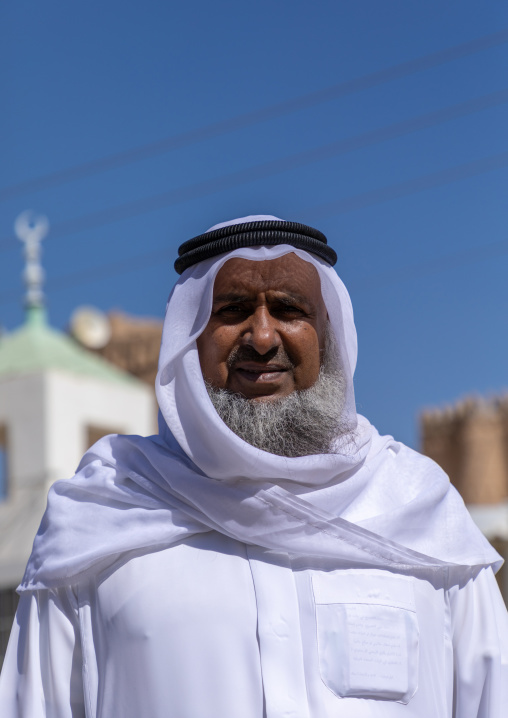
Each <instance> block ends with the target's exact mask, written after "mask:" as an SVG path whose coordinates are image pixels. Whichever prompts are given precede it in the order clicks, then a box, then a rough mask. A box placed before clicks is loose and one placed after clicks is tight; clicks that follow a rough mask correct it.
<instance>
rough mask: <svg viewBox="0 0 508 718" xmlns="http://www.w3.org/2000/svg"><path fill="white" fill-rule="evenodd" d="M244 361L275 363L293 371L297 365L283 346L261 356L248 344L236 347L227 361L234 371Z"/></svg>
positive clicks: (229, 367)
mask: <svg viewBox="0 0 508 718" xmlns="http://www.w3.org/2000/svg"><path fill="white" fill-rule="evenodd" d="M243 361H252V362H256V363H257V364H268V363H269V362H272V361H275V362H276V363H277V364H279V365H280V366H281V367H283V368H284V369H293V368H294V366H295V363H294V362H293V361H292V359H291V358H290V356H289V355H288V354H287V352H286V350H285V349H284V347H283V346H279V347H273V349H270V350H269V351H267V352H266V354H260V353H259V352H258V351H256V350H255V349H254V347H251V346H249V345H248V344H246V345H245V346H240V347H235V348H234V349H233V351H232V352H231V354H230V355H229V356H228V359H227V366H228V369H233V368H234V367H235V366H236V364H239V363H240V362H243Z"/></svg>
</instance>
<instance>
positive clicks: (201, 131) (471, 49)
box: [0, 29, 508, 202]
mask: <svg viewBox="0 0 508 718" xmlns="http://www.w3.org/2000/svg"><path fill="white" fill-rule="evenodd" d="M507 41H508V29H504V30H501V31H499V32H496V33H492V34H490V35H485V36H483V37H481V38H478V39H476V40H471V41H470V42H466V43H462V44H461V45H455V46H453V47H450V48H446V49H445V50H439V51H437V52H433V53H431V54H429V55H425V56H423V57H419V58H416V59H414V60H408V61H406V62H403V63H401V64H399V65H394V66H392V67H388V68H385V69H383V70H378V71H376V72H372V73H369V74H368V75H364V76H363V77H359V78H354V79H352V80H346V81H345V82H341V83H339V84H337V85H333V86H332V87H327V88H325V89H323V90H317V91H315V92H311V93H307V94H305V95H301V96H300V97H296V98H293V99H292V100H285V101H283V102H279V103H276V104H274V105H270V106H269V107H264V108H261V109H258V110H253V111H252V112H246V113H244V114H242V115H237V116H236V117H232V118H228V119H226V120H221V121H219V122H214V123H212V124H210V125H206V126H205V127H200V128H197V129H195V130H189V131H187V132H182V133H179V134H177V135H172V136H170V137H166V138H164V139H162V140H158V141H157V142H152V143H149V144H146V145H142V146H140V147H136V148H134V149H131V150H127V151H124V152H118V153H116V154H114V155H110V156H109V157H103V158H101V159H98V160H91V161H89V162H85V163H83V164H79V165H75V166H74V167H68V168H67V169H63V170H59V171H56V172H52V173H49V174H46V175H43V176H41V177H36V178H34V179H30V180H25V181H24V182H20V183H18V184H15V185H10V186H8V187H4V188H3V189H0V202H2V201H5V200H7V199H11V198H13V197H18V196H20V195H24V194H26V193H28V192H34V191H37V190H42V189H47V188H49V187H55V186H58V185H61V184H64V183H67V182H72V181H74V180H77V179H82V178H84V177H90V176H92V175H95V174H98V173H100V172H105V171H107V170H111V169H116V168H118V167H123V166H125V165H127V164H131V163H133V162H138V161H140V160H143V159H148V158H150V157H155V156H157V155H160V154H163V153H165V152H170V151H171V150H175V149H179V148H182V147H187V146H189V145H192V144H195V143H196V142H202V141H203V140H207V139H211V138H213V137H218V136H220V135H224V134H227V133H229V132H234V131H236V130H240V129H244V128H246V127H250V126H252V125H256V124H259V123H261V122H266V121H268V120H272V119H276V118H277V117H282V116H284V115H288V114H291V113H293V112H296V111H298V110H303V109H306V108H309V107H313V106H315V105H318V104H321V103H323V102H328V101H330V100H336V99H338V98H340V97H344V96H346V95H351V94H353V93H355V92H361V91H362V90H367V89H370V88H372V87H376V86H378V85H382V84H384V83H386V82H390V81H392V80H396V79H400V78H403V77H407V76H409V75H412V74H414V73H416V72H422V71H423V70H428V69H431V68H433V67H438V66H439V65H443V64H445V63H447V62H451V61H453V60H457V59H460V58H463V57H467V56H468V55H472V54H474V53H477V52H480V51H482V50H488V49H490V48H493V47H496V46H498V45H502V44H504V43H506V42H507Z"/></svg>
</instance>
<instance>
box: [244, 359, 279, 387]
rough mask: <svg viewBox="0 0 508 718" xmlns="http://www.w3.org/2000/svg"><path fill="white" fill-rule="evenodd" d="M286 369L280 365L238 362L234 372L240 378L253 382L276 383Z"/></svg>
mask: <svg viewBox="0 0 508 718" xmlns="http://www.w3.org/2000/svg"><path fill="white" fill-rule="evenodd" d="M288 369H289V367H286V366H283V365H281V364H255V363H251V362H241V363H240V362H239V363H238V364H237V365H236V366H235V367H234V371H235V372H236V373H237V374H239V375H240V376H241V377H242V378H244V379H247V381H253V382H270V381H277V380H278V379H280V378H281V375H282V374H284V373H285V372H287V371H288Z"/></svg>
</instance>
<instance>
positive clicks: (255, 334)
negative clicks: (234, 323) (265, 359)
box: [242, 307, 282, 354]
mask: <svg viewBox="0 0 508 718" xmlns="http://www.w3.org/2000/svg"><path fill="white" fill-rule="evenodd" d="M242 339H243V343H244V344H246V345H248V346H251V347H252V348H253V349H255V350H256V351H257V352H258V354H266V353H267V352H269V351H270V349H273V348H274V347H279V346H281V344H282V340H281V337H280V335H279V332H278V327H277V321H276V319H275V318H274V317H272V316H271V314H270V312H269V311H268V309H267V308H266V307H258V308H257V309H256V311H255V312H253V313H252V314H251V316H250V317H249V320H248V324H247V328H246V330H245V332H244V333H243V336H242Z"/></svg>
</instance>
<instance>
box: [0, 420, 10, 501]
mask: <svg viewBox="0 0 508 718" xmlns="http://www.w3.org/2000/svg"><path fill="white" fill-rule="evenodd" d="M7 482H8V477H7V429H6V428H5V426H1V425H0V501H1V500H2V499H5V498H6V497H7V491H8V488H9V487H8V483H7Z"/></svg>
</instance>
